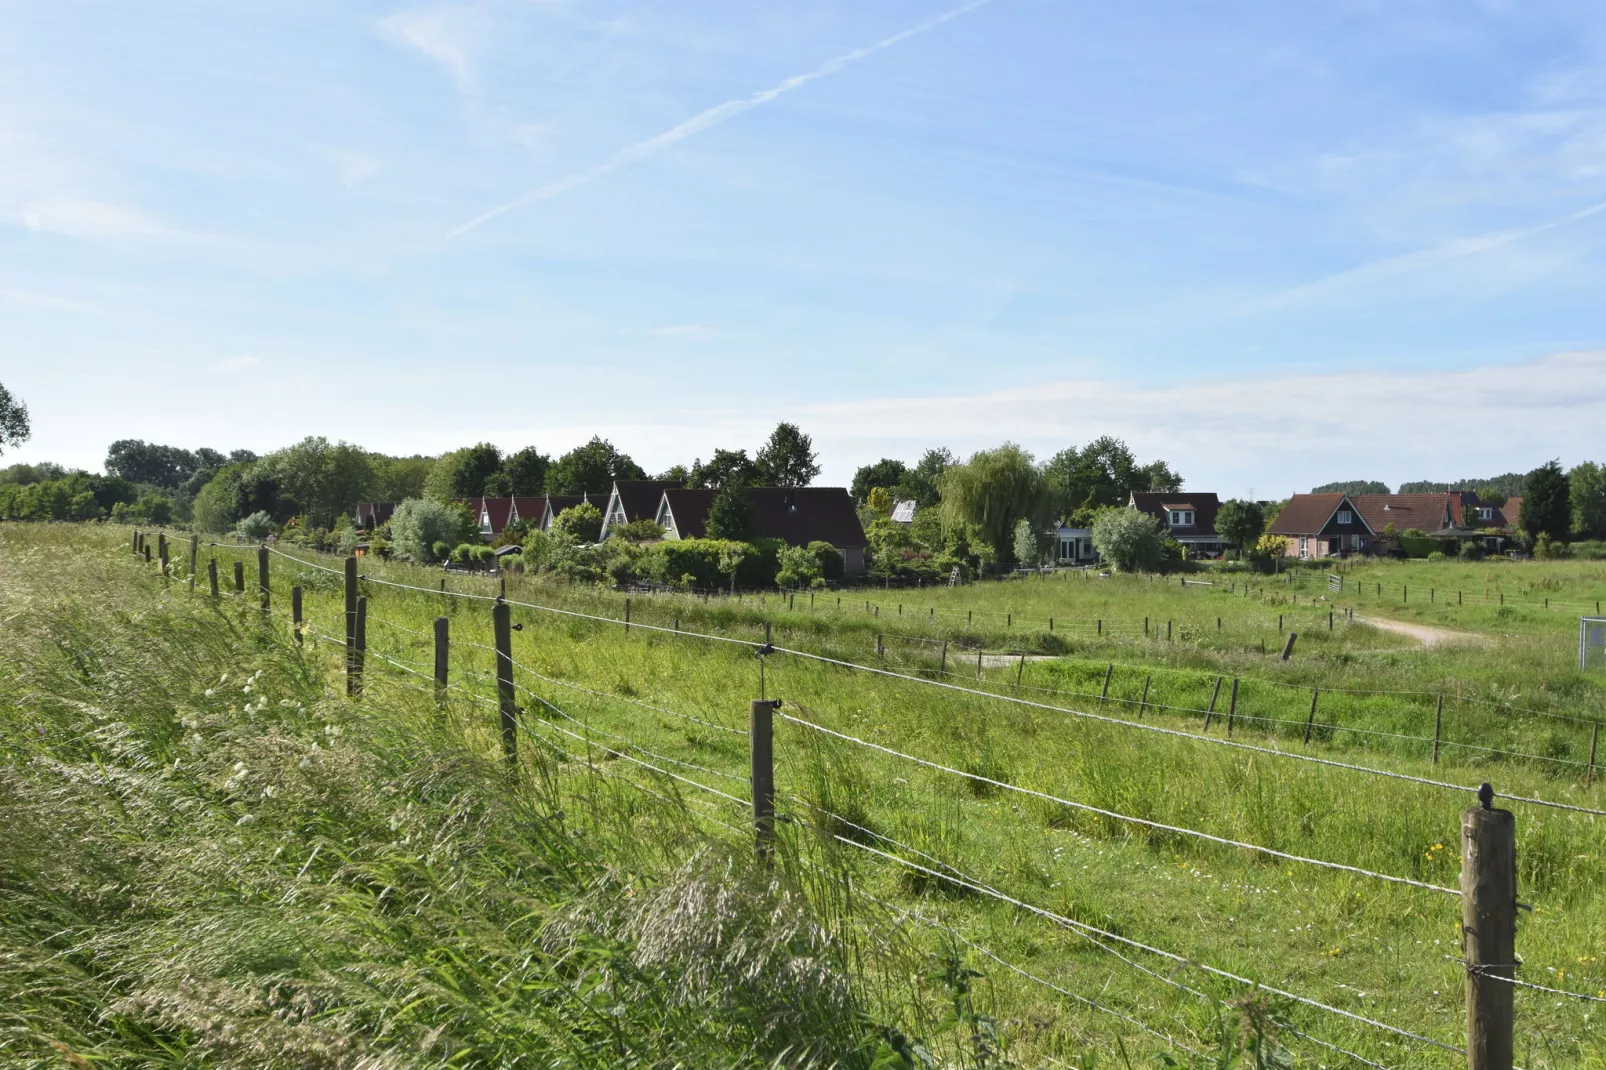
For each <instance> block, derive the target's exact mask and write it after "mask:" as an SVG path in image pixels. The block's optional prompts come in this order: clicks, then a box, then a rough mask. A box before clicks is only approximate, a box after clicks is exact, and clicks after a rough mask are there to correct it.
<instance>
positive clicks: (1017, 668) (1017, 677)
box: [1015, 650, 1026, 687]
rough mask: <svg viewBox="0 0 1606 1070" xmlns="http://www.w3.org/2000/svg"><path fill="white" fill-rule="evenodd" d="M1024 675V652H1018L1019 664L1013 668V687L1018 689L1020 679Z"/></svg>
mask: <svg viewBox="0 0 1606 1070" xmlns="http://www.w3.org/2000/svg"><path fill="white" fill-rule="evenodd" d="M1025 675H1026V651H1024V650H1022V651H1021V652H1020V664H1019V665H1016V666H1015V686H1016V687H1019V686H1020V682H1021V677H1023V676H1025Z"/></svg>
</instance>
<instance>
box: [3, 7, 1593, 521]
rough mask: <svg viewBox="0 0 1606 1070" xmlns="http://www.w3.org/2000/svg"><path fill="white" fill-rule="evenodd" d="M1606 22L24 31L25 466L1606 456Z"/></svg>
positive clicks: (8, 85) (775, 15) (835, 464)
mask: <svg viewBox="0 0 1606 1070" xmlns="http://www.w3.org/2000/svg"><path fill="white" fill-rule="evenodd" d="M1603 60H1606V9H1602V8H1601V6H1600V5H1599V4H1598V3H1577V4H1565V3H1543V2H1525V3H1520V4H1519V3H1492V2H1491V3H1482V4H1476V3H1466V2H1456V3H1410V2H1393V3H1360V2H1354V3H1320V2H1312V3H1307V4H1270V3H1258V4H1249V3H1230V2H1227V3H1219V4H1211V5H1196V4H1178V3H1169V4H1160V3H1149V2H1142V0H1134V2H1132V3H1127V4H1119V5H1111V4H1091V3H1069V2H1064V0H983V2H979V3H973V4H970V5H968V7H963V8H962V7H959V6H956V5H954V4H953V3H948V4H946V5H945V4H943V3H928V2H913V0H888V2H881V3H876V4H862V3H854V4H849V3H831V2H811V3H807V4H796V3H766V4H752V3H703V2H696V0H678V2H676V3H673V4H664V3H658V4H639V3H623V2H609V0H600V2H593V3H581V2H571V0H546V2H541V0H517V2H514V0H507V2H502V0H487V2H484V3H439V4H422V5H407V4H400V5H394V4H342V3H335V2H328V0H325V2H318V3H313V2H296V0H277V2H274V3H266V2H260V3H248V2H238V3H229V4H216V3H199V2H194V0H163V2H162V3H159V4H150V5H130V4H123V3H88V2H73V0H38V2H34V0H0V382H4V383H5V384H6V385H7V386H8V387H10V388H11V389H12V390H13V392H15V393H18V394H20V395H21V396H22V397H23V398H25V399H26V401H27V402H28V403H29V405H30V407H31V408H32V410H33V415H34V423H35V437H34V440H33V441H32V442H30V443H29V444H28V445H27V446H25V447H24V448H23V449H22V450H20V451H17V452H16V453H15V455H14V456H13V455H10V454H8V455H7V458H6V460H7V461H10V460H12V459H22V460H39V459H55V460H60V461H64V462H68V463H75V464H81V465H85V466H88V467H98V464H99V462H100V460H101V458H102V457H103V455H104V449H105V445H106V444H107V443H108V442H109V441H111V440H112V439H114V438H121V437H139V438H147V439H155V440H158V441H164V442H172V443H175V444H179V445H186V446H190V447H196V446H202V445H208V446H212V447H215V448H219V449H225V450H227V449H230V448H235V447H240V446H244V447H248V448H252V449H256V450H258V451H265V450H267V449H271V448H273V447H275V446H278V445H283V444H286V443H288V442H290V441H293V440H294V439H297V438H300V437H302V436H304V435H307V434H324V435H328V436H329V437H331V438H346V439H348V440H352V441H357V442H361V443H363V444H364V445H367V446H369V447H371V448H376V449H385V450H389V451H396V452H413V451H425V452H434V451H438V450H442V449H447V448H451V447H454V446H457V445H462V444H466V443H469V442H473V441H478V440H481V439H489V440H491V441H494V442H497V443H498V444H500V445H502V446H504V447H508V448H517V447H520V446H524V445H527V444H535V445H537V446H539V447H541V448H542V449H544V450H547V451H549V452H553V453H556V452H561V451H562V450H564V449H567V448H568V447H570V446H572V445H574V444H576V443H578V442H580V441H583V440H584V439H585V438H587V437H589V436H590V435H591V434H593V433H602V434H604V435H607V436H609V437H611V438H612V439H613V441H614V442H615V443H616V444H617V445H619V446H620V447H621V448H623V449H625V450H627V451H628V452H630V453H632V454H633V455H634V456H636V458H637V459H638V460H640V461H641V462H642V463H643V464H644V465H645V466H646V467H648V468H649V469H659V468H662V467H666V466H667V465H669V464H671V463H674V462H676V461H689V460H690V459H691V458H692V457H693V456H696V455H701V456H705V457H706V456H707V455H708V454H709V452H710V451H711V450H712V448H713V447H714V446H715V445H724V446H738V445H740V446H747V447H749V448H751V447H753V446H755V445H756V444H757V443H758V442H759V441H761V440H762V438H763V436H764V435H765V434H766V433H767V431H768V429H769V428H770V427H771V426H773V424H774V423H775V422H776V421H777V420H779V419H790V420H794V421H796V422H798V423H799V424H801V425H802V426H803V427H804V429H805V430H806V431H809V432H811V433H812V434H813V435H814V437H815V440H816V445H817V446H818V447H819V448H820V451H821V454H822V457H823V460H824V461H825V464H826V471H825V475H824V477H823V478H824V479H825V480H826V481H830V482H845V481H846V480H847V479H849V478H850V477H851V475H852V471H853V468H854V467H856V466H857V465H858V464H862V463H865V462H867V461H870V460H873V459H875V458H877V457H879V456H882V455H890V456H901V457H905V458H908V459H913V458H914V457H915V456H917V455H918V453H919V452H920V451H921V450H922V449H923V448H925V447H926V446H930V445H947V446H949V447H951V448H953V449H955V450H956V451H957V452H960V453H965V452H968V451H970V450H973V449H977V448H982V447H985V446H989V445H993V444H996V443H998V442H1000V441H1003V440H1004V439H1014V440H1016V441H1019V442H1021V443H1022V444H1024V445H1025V446H1027V447H1028V448H1030V449H1033V450H1034V451H1036V452H1038V453H1039V454H1041V455H1046V454H1048V453H1050V452H1052V451H1054V450H1056V449H1058V448H1059V447H1061V446H1063V445H1067V444H1078V443H1082V442H1085V441H1087V440H1089V439H1091V438H1093V437H1095V436H1097V435H1099V434H1104V433H1111V434H1117V435H1121V436H1122V437H1125V438H1126V439H1127V440H1128V441H1129V442H1130V443H1131V444H1132V445H1133V446H1134V447H1135V448H1136V449H1137V450H1138V452H1139V454H1140V455H1141V456H1144V457H1152V456H1156V455H1158V456H1163V457H1165V458H1166V459H1167V460H1169V461H1171V462H1172V464H1173V465H1174V466H1175V467H1177V468H1179V469H1180V470H1181V471H1182V473H1183V474H1184V476H1185V477H1186V479H1187V481H1188V485H1189V486H1190V487H1193V488H1196V489H1201V490H1208V489H1216V490H1219V491H1221V492H1222V493H1223V494H1229V495H1238V494H1243V493H1246V492H1248V491H1250V490H1253V491H1254V492H1255V493H1256V494H1257V495H1258V496H1262V497H1264V496H1271V495H1279V494H1285V493H1288V492H1290V491H1295V490H1304V489H1308V488H1309V487H1310V486H1311V485H1312V484H1315V483H1319V482H1323V481H1326V480H1329V479H1337V478H1352V477H1353V478H1381V479H1385V480H1389V481H1391V482H1397V481H1399V480H1402V479H1412V478H1452V477H1458V476H1464V475H1472V474H1480V473H1489V474H1492V473H1494V472H1497V471H1505V470H1508V469H1513V468H1515V469H1526V468H1530V467H1532V466H1534V465H1536V464H1538V463H1540V462H1542V461H1544V460H1547V459H1549V458H1550V457H1553V456H1559V457H1561V458H1562V460H1563V461H1564V462H1566V463H1574V462H1576V461H1579V460H1583V459H1588V458H1594V459H1606V458H1603V457H1602V455H1603V454H1606V449H1603V446H1606V442H1603V436H1602V434H1601V429H1602V428H1603V427H1606V285H1603V284H1606V63H1603Z"/></svg>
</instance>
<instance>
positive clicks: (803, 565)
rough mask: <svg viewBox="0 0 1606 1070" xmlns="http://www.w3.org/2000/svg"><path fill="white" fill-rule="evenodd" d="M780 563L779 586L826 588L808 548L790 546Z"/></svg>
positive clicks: (782, 552) (776, 579)
mask: <svg viewBox="0 0 1606 1070" xmlns="http://www.w3.org/2000/svg"><path fill="white" fill-rule="evenodd" d="M876 489H877V490H879V489H880V488H879V487H877V488H876ZM779 562H780V568H779V570H777V571H776V573H775V582H776V584H778V585H779V586H781V587H824V586H825V575H824V573H822V572H821V571H820V559H819V558H818V557H817V556H815V555H814V554H812V553H810V552H809V548H808V547H807V546H788V547H787V548H786V549H784V550H782V551H781V552H780V555H779Z"/></svg>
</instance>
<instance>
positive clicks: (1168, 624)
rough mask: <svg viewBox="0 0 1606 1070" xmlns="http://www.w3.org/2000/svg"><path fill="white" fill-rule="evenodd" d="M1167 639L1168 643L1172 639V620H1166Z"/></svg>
mask: <svg viewBox="0 0 1606 1070" xmlns="http://www.w3.org/2000/svg"><path fill="white" fill-rule="evenodd" d="M1165 641H1166V642H1168V643H1169V642H1170V641H1171V622H1170V621H1166V622H1165Z"/></svg>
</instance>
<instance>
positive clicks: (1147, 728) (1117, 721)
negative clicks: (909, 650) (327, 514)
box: [281, 553, 1606, 817]
mask: <svg viewBox="0 0 1606 1070" xmlns="http://www.w3.org/2000/svg"><path fill="white" fill-rule="evenodd" d="M281 556H285V557H289V556H290V555H288V554H282V553H281ZM290 559H291V560H299V559H298V558H293V557H292V558H290ZM303 563H306V562H303ZM315 567H318V568H323V566H321V565H320V566H315ZM323 570H324V571H326V572H335V571H336V570H334V569H327V568H324V569H323ZM368 580H369V582H372V583H378V584H381V585H383V586H388V587H394V588H398V589H402V590H409V591H416V592H420V593H423V594H428V595H433V596H435V597H448V598H466V599H471V600H474V601H480V602H490V603H496V602H498V601H505V602H506V603H507V604H508V605H511V606H518V607H520V608H523V609H533V610H536V611H539V612H544V613H554V614H558V615H560V616H567V617H573V618H577V619H582V620H591V621H595V622H597V623H602V624H609V625H621V626H622V625H624V624H625V621H623V620H620V619H618V618H614V617H605V616H601V615H599V614H595V613H582V612H580V611H578V610H572V609H561V608H558V607H555V606H543V605H539V604H536V603H533V602H520V601H515V600H512V599H499V598H498V597H496V596H492V595H477V594H467V593H464V592H458V591H440V590H435V589H432V588H429V587H417V586H414V585H412V584H405V583H396V582H394V581H391V580H381V579H377V578H374V577H368ZM630 627H631V628H635V629H640V630H642V631H650V632H657V633H662V634H666V635H676V636H681V637H685V638H695V639H704V640H709V641H713V642H720V643H727V644H732V645H735V646H741V647H745V648H747V649H749V650H752V651H754V652H758V651H760V650H765V649H766V648H767V649H768V650H769V651H773V652H774V653H780V654H789V655H791V656H793V657H797V658H802V659H805V660H810V661H816V662H819V663H822V664H828V665H835V666H838V667H840V668H845V669H851V670H854V671H857V672H863V673H869V674H872V675H878V676H884V677H889V678H892V679H898V680H905V681H909V682H912V683H917V684H923V685H925V686H927V687H936V688H943V689H947V690H951V691H955V692H958V693H961V694H968V695H975V696H978V697H982V698H988V699H992V700H994V701H998V702H1005V703H1012V704H1016V705H1021V706H1026V707H1030V708H1035V709H1043V710H1051V711H1054V712H1056V713H1065V714H1069V715H1071V716H1073V717H1079V718H1082V719H1085V720H1092V721H1098V722H1102V723H1106V724H1112V725H1119V726H1122V727H1126V728H1132V729H1137V730H1140V731H1144V732H1153V733H1158V734H1161V735H1167V736H1173V737H1177V738H1181V739H1189V740H1194V741H1196V742H1201V743H1211V744H1215V745H1217V746H1224V747H1231V748H1235V749H1238V750H1244V751H1250V752H1254V753H1259V754H1267V755H1273V756H1276V757H1279V758H1287V759H1290V760H1293V761H1302V762H1310V763H1313V764H1317V765H1324V766H1329V767H1331V768H1335V769H1346V770H1349V771H1351V772H1358V773H1363V774H1367V775H1371V776H1381V777H1387V778H1389V779H1393V780H1402V781H1407V782H1410V783H1416V784H1422V785H1425V786H1428V787H1434V788H1439V789H1441V790H1446V791H1455V792H1462V793H1473V794H1475V793H1476V792H1477V790H1478V789H1477V788H1476V787H1467V786H1465V785H1461V784H1453V783H1450V782H1448V781H1443V780H1434V779H1432V778H1430V777H1421V776H1415V775H1412V774H1409V773H1399V772H1395V771H1392V770H1387V769H1376V768H1372V767H1370V766H1363V765H1355V764H1353V763H1350V762H1340V761H1337V760H1335V759H1331V758H1322V757H1318V756H1316V755H1311V754H1298V753H1294V752H1292V751H1284V750H1279V749H1277V748H1275V747H1265V746H1258V745H1256V744H1251V743H1243V742H1240V741H1238V740H1233V739H1220V738H1217V737H1213V736H1204V735H1199V734H1196V733H1193V732H1183V731H1180V730H1177V729H1171V728H1166V727H1164V726H1161V725H1151V724H1144V723H1142V722H1139V721H1127V720H1123V719H1122V718H1119V717H1109V716H1106V715H1103V714H1097V713H1090V712H1088V711H1085V710H1076V709H1070V708H1068V707H1064V706H1054V705H1050V704H1048V703H1042V702H1032V701H1030V700H1028V699H1024V698H1017V697H1014V696H1011V695H1000V694H997V693H995V692H991V691H982V690H979V689H977V688H973V687H962V686H960V685H958V684H950V683H945V682H943V681H941V680H926V679H922V678H921V677H918V676H910V675H908V674H906V673H897V672H892V671H890V670H887V669H881V668H877V667H875V666H871V665H862V664H859V663H858V662H852V661H846V660H843V659H841V658H832V657H827V656H825V655H822V654H815V653H811V652H808V651H803V650H794V649H791V648H788V647H779V646H774V645H773V644H763V643H758V642H754V641H751V640H744V639H734V638H731V637H729V636H723V635H710V634H708V633H705V632H691V631H686V630H684V629H671V628H664V627H661V626H659V625H653V624H641V623H636V622H631V623H630ZM1502 798H1504V799H1507V800H1509V801H1511V802H1520V803H1523V804H1525V805H1530V806H1543V807H1548V808H1551V809H1557V810H1566V811H1569V812H1572V813H1581V814H1589V815H1592V816H1597V817H1606V810H1602V809H1598V808H1595V807H1589V806H1578V805H1575V804H1572V803H1564V802H1555V801H1552V800H1549V799H1540V798H1537V797H1534V796H1526V795H1503V796H1502Z"/></svg>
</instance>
